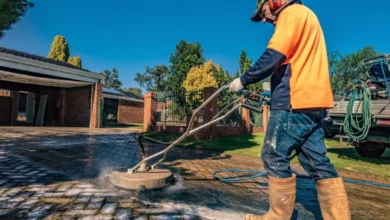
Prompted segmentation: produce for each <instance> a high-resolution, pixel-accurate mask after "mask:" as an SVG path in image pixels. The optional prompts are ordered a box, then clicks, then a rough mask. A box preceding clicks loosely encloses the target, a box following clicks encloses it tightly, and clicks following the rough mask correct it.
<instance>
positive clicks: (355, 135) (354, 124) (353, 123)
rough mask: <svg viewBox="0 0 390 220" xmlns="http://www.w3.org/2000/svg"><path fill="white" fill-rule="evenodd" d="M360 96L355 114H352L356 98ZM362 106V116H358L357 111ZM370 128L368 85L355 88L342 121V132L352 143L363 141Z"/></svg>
mask: <svg viewBox="0 0 390 220" xmlns="http://www.w3.org/2000/svg"><path fill="white" fill-rule="evenodd" d="M358 95H361V96H362V99H361V100H360V101H359V105H358V106H357V108H356V112H353V107H354V105H355V101H356V98H357V97H358ZM362 103H363V105H362V115H361V116H359V114H358V110H359V107H360V105H361V104H362ZM370 128H371V91H370V87H369V86H368V85H364V86H362V87H357V88H355V89H354V90H353V93H352V97H351V100H350V101H349V103H348V109H347V112H346V115H345V119H344V132H345V134H346V135H348V137H349V138H351V139H352V140H354V141H361V140H364V139H365V138H366V137H367V135H368V132H369V130H370Z"/></svg>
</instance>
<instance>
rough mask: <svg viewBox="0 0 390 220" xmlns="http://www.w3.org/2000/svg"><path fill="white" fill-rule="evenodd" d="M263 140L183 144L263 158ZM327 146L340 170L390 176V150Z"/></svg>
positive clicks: (254, 137)
mask: <svg viewBox="0 0 390 220" xmlns="http://www.w3.org/2000/svg"><path fill="white" fill-rule="evenodd" d="M145 136H147V137H150V138H153V139H156V140H160V141H164V142H169V141H173V140H175V139H176V138H178V137H179V136H178V135H171V134H162V133H153V132H150V133H147V134H145ZM263 141H264V134H254V135H241V136H230V137H222V138H218V139H215V140H205V141H193V140H190V139H186V140H184V141H183V142H182V143H181V144H180V145H179V146H181V147H188V148H202V149H207V150H213V151H218V152H224V153H226V154H232V155H244V156H250V157H260V152H261V147H262V144H263ZM326 145H327V148H328V154H327V156H328V157H329V158H330V160H331V162H332V163H333V164H334V166H335V167H336V168H337V169H343V170H351V171H356V172H360V173H368V174H373V175H377V176H385V177H390V149H388V150H387V151H386V152H385V154H384V155H383V156H382V157H380V158H378V159H372V158H364V157H361V156H360V155H359V154H358V153H357V152H356V150H355V148H354V147H352V146H349V145H347V144H346V143H340V142H338V141H337V140H326ZM292 163H299V162H298V159H297V158H294V159H293V160H292Z"/></svg>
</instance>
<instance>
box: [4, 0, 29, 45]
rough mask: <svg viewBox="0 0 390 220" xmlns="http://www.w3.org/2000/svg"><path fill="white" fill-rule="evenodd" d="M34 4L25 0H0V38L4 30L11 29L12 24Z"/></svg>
mask: <svg viewBox="0 0 390 220" xmlns="http://www.w3.org/2000/svg"><path fill="white" fill-rule="evenodd" d="M33 7H34V4H33V3H32V2H30V1H27V0H1V1H0V38H2V37H4V36H5V31H7V30H11V29H12V25H13V24H15V23H17V22H19V21H20V18H21V17H23V16H24V15H25V14H26V12H27V10H28V9H29V8H33Z"/></svg>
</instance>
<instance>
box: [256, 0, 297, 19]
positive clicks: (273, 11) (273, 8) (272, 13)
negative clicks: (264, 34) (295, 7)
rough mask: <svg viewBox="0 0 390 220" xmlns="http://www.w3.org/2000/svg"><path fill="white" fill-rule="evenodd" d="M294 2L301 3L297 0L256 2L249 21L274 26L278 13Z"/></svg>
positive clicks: (263, 0)
mask: <svg viewBox="0 0 390 220" xmlns="http://www.w3.org/2000/svg"><path fill="white" fill-rule="evenodd" d="M294 2H297V3H301V1H299V0H257V8H256V11H255V13H254V14H253V15H252V18H251V20H252V21H254V22H259V21H263V22H264V23H266V22H268V23H271V24H274V23H275V22H276V19H277V15H278V14H279V13H280V11H281V10H283V8H285V7H286V6H287V5H289V4H290V3H294Z"/></svg>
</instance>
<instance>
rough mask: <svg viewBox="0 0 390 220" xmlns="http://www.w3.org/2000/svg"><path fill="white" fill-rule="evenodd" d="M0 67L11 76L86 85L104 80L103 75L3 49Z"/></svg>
mask: <svg viewBox="0 0 390 220" xmlns="http://www.w3.org/2000/svg"><path fill="white" fill-rule="evenodd" d="M0 67H1V68H2V71H7V72H8V73H13V74H14V73H15V74H23V75H25V74H28V73H34V74H38V75H42V76H44V77H45V76H50V77H55V78H60V79H66V80H77V81H81V82H88V83H96V82H99V80H103V79H104V75H103V74H98V73H94V72H91V71H89V70H86V69H82V68H79V67H76V66H73V65H71V64H68V63H65V62H60V61H57V60H53V59H49V58H46V57H42V56H37V55H33V54H29V53H25V52H21V51H16V50H12V49H8V48H4V47H0ZM8 73H7V74H8ZM7 79H10V77H9V76H8V77H7ZM4 80H5V79H4Z"/></svg>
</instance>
